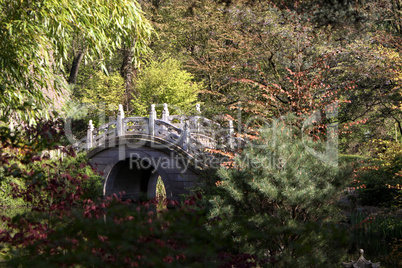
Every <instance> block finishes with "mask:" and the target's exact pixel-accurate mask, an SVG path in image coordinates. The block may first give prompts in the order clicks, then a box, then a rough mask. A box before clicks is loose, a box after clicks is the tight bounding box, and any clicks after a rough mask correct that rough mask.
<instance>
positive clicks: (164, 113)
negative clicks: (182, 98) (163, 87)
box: [162, 103, 169, 122]
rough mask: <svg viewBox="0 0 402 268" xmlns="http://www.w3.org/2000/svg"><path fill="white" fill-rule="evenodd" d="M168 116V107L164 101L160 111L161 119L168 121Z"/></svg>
mask: <svg viewBox="0 0 402 268" xmlns="http://www.w3.org/2000/svg"><path fill="white" fill-rule="evenodd" d="M168 118H169V109H168V105H167V104H166V103H164V104H163V112H162V120H163V121H165V122H168Z"/></svg>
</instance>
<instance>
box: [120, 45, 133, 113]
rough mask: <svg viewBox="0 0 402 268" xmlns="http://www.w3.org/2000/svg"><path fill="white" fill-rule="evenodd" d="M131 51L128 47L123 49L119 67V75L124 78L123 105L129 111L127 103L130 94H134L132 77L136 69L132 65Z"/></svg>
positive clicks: (128, 102)
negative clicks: (121, 61)
mask: <svg viewBox="0 0 402 268" xmlns="http://www.w3.org/2000/svg"><path fill="white" fill-rule="evenodd" d="M133 57H134V55H133V52H132V51H131V50H130V49H123V63H122V65H121V68H120V75H121V76H122V77H123V78H124V84H125V85H124V87H125V89H126V90H125V94H124V106H125V108H126V111H127V112H128V111H129V104H130V100H131V94H135V91H134V78H135V76H136V73H137V70H136V68H134V66H133Z"/></svg>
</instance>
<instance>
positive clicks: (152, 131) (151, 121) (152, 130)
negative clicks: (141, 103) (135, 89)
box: [148, 104, 156, 136]
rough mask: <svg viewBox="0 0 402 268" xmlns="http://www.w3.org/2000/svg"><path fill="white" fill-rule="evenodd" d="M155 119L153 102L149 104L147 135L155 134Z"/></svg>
mask: <svg viewBox="0 0 402 268" xmlns="http://www.w3.org/2000/svg"><path fill="white" fill-rule="evenodd" d="M155 119H156V111H155V104H151V112H150V113H149V122H148V129H149V135H151V136H155Z"/></svg>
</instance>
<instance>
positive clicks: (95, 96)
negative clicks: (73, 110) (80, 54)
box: [75, 68, 125, 122]
mask: <svg viewBox="0 0 402 268" xmlns="http://www.w3.org/2000/svg"><path fill="white" fill-rule="evenodd" d="M81 79H82V80H85V81H84V82H83V83H82V86H80V87H77V88H76V89H75V90H76V97H77V98H78V99H79V100H80V101H81V102H82V103H83V104H84V105H85V107H86V108H87V109H88V110H89V115H90V118H91V119H93V120H94V122H95V121H97V120H98V117H99V114H104V115H105V116H106V117H109V116H114V117H116V115H117V112H118V106H119V104H122V103H123V98H124V92H125V88H124V79H123V78H122V77H121V76H120V75H119V74H118V73H113V74H110V75H106V74H105V73H103V72H102V71H95V70H93V69H92V68H91V70H90V71H89V72H86V73H85V76H83V77H81Z"/></svg>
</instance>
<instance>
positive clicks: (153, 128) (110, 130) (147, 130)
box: [75, 103, 235, 156]
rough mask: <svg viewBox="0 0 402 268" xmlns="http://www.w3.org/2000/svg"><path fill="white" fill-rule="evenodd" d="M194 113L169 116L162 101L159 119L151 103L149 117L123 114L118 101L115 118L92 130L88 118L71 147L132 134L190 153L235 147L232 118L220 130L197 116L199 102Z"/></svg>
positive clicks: (89, 145) (86, 146)
mask: <svg viewBox="0 0 402 268" xmlns="http://www.w3.org/2000/svg"><path fill="white" fill-rule="evenodd" d="M196 112H197V115H195V116H180V115H170V114H169V110H168V105H167V104H166V103H165V104H164V105H163V111H162V118H161V119H158V118H157V115H156V111H155V105H154V104H152V105H151V110H150V114H149V117H125V115H124V111H123V106H122V105H121V104H120V105H119V113H118V116H117V119H116V120H112V121H110V122H108V123H106V124H103V125H102V126H100V127H98V128H96V129H95V128H94V126H93V123H92V120H90V121H89V125H88V131H87V136H86V137H84V138H82V139H80V140H79V141H78V142H77V143H76V144H75V147H76V148H78V149H86V150H90V149H92V148H97V147H101V146H104V145H105V144H106V141H107V140H109V139H112V138H115V137H122V136H126V135H133V134H137V135H148V136H150V137H157V138H159V139H162V140H164V141H165V142H167V143H171V144H174V145H176V146H179V147H180V148H182V149H183V150H184V151H186V152H188V153H189V154H190V155H193V156H195V155H198V154H201V153H202V152H203V151H204V149H205V148H211V149H216V148H220V149H221V148H228V149H229V148H230V149H233V148H234V147H235V138H234V129H233V122H232V121H229V129H224V128H223V127H222V126H221V125H220V124H218V123H216V122H214V121H212V120H210V119H207V118H205V117H203V116H201V115H200V114H201V110H200V105H199V104H197V107H196Z"/></svg>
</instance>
